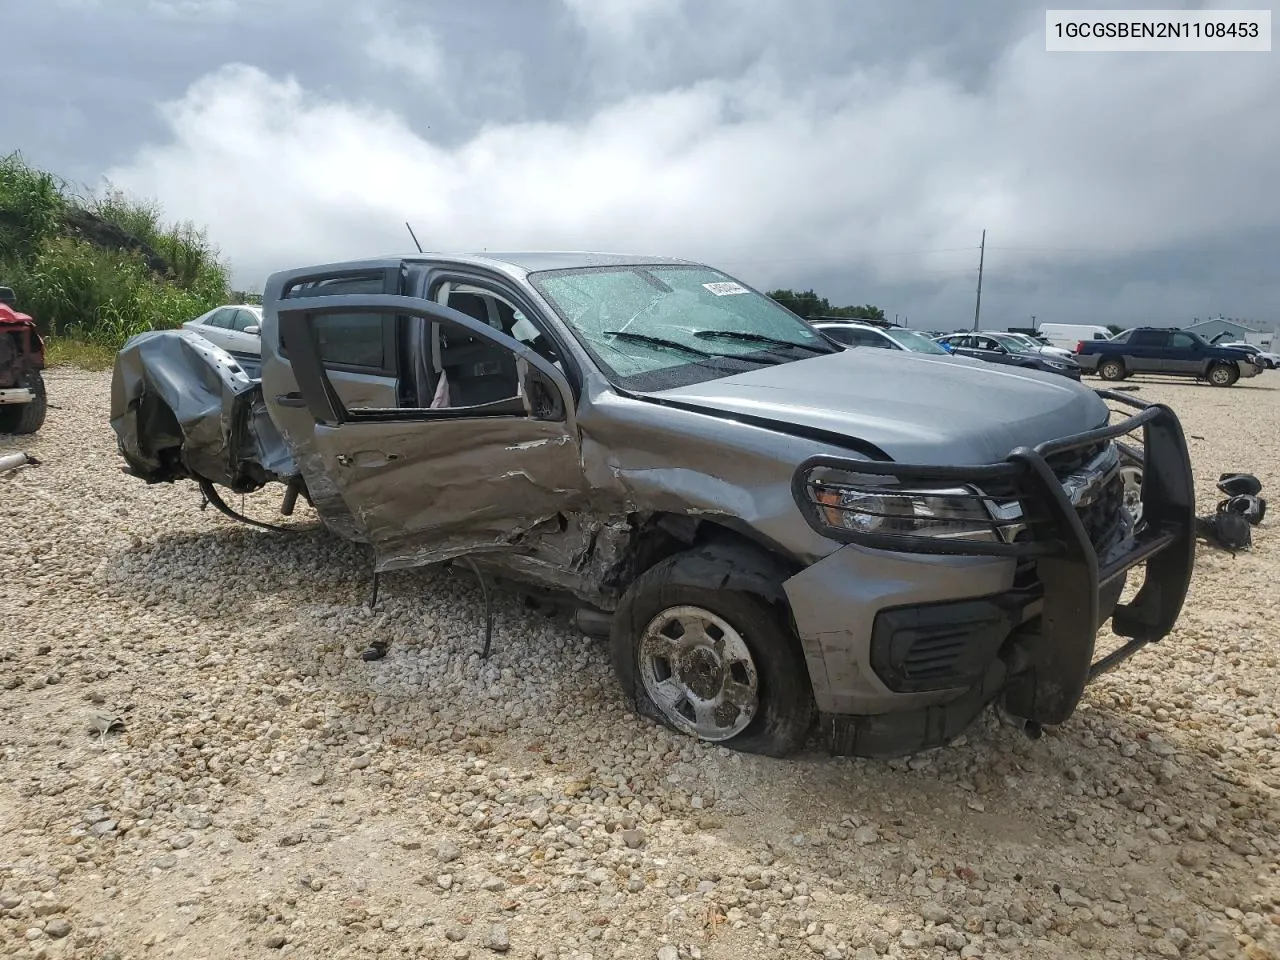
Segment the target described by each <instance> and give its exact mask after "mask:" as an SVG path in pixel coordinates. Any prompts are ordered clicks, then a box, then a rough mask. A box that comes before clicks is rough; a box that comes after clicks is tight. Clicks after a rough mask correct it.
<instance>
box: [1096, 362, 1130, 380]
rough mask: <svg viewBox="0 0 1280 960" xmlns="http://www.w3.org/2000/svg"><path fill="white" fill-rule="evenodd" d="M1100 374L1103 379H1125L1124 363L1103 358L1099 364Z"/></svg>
mask: <svg viewBox="0 0 1280 960" xmlns="http://www.w3.org/2000/svg"><path fill="white" fill-rule="evenodd" d="M1098 376H1100V377H1101V378H1102V379H1103V380H1123V379H1124V377H1125V372H1124V364H1123V363H1121V362H1120V361H1119V360H1103V361H1102V363H1100V364H1098Z"/></svg>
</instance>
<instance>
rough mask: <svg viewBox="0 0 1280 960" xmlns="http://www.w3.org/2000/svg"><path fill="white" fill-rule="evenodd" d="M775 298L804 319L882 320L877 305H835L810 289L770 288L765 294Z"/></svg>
mask: <svg viewBox="0 0 1280 960" xmlns="http://www.w3.org/2000/svg"><path fill="white" fill-rule="evenodd" d="M766 296H768V297H769V298H770V299H771V300H776V301H777V302H778V303H780V304H782V305H783V306H784V307H786V308H787V309H788V310H790V311H791V312H792V313H796V314H799V315H800V316H802V317H805V318H806V319H807V318H809V317H847V318H849V319H853V320H883V319H884V311H883V310H881V309H880V308H879V307H876V306H872V305H871V304H869V303H864V304H862V305H861V306H850V307H836V306H832V304H831V301H830V300H828V299H827V298H826V297H820V296H818V295H817V294H816V293H814V292H813V291H812V290H805V291H803V292H800V291H796V290H785V289H778V290H770V291H768V293H767V294H766Z"/></svg>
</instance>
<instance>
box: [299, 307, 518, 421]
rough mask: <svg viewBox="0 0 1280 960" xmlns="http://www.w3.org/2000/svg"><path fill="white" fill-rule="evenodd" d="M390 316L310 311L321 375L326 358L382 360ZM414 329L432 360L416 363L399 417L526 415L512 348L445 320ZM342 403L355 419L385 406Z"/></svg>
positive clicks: (327, 363)
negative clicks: (384, 327)
mask: <svg viewBox="0 0 1280 960" xmlns="http://www.w3.org/2000/svg"><path fill="white" fill-rule="evenodd" d="M390 319H391V316H390V315H389V314H383V313H378V312H352V313H341V314H327V315H326V314H314V315H312V316H311V318H310V325H311V327H312V329H313V330H314V331H315V335H316V339H317V343H318V346H319V349H320V359H321V360H322V361H323V362H324V368H325V370H326V372H325V376H326V377H328V376H329V374H328V372H327V371H328V368H329V367H330V361H337V362H340V363H341V364H343V365H344V366H345V367H351V366H354V365H357V364H361V363H363V364H368V365H369V366H371V367H372V366H376V365H378V364H379V363H381V362H383V359H384V358H383V356H382V351H383V344H384V342H385V340H384V337H383V332H382V325H383V323H384V322H387V321H388V320H390ZM420 330H421V332H422V334H423V336H424V337H425V338H426V341H427V342H426V343H424V344H423V348H424V351H425V352H427V353H428V354H429V355H430V356H432V357H433V358H434V362H433V363H431V364H429V365H426V366H425V368H420V371H421V376H420V377H417V378H415V379H414V385H413V389H412V395H410V396H407V397H405V398H403V399H402V401H401V403H400V405H399V407H398V408H397V409H398V410H399V412H400V414H401V415H403V416H404V418H406V419H419V418H422V417H423V415H427V418H429V415H430V414H432V413H434V414H437V415H441V416H448V415H450V414H453V415H457V416H467V415H468V414H470V415H474V416H494V415H502V416H518V417H527V416H529V415H530V413H529V407H528V404H526V402H525V395H524V388H523V385H522V383H521V378H520V368H519V365H518V362H517V358H516V355H515V353H514V352H512V351H511V350H509V349H508V348H507V347H505V346H503V345H502V344H499V343H495V342H494V341H492V340H490V339H488V338H487V337H484V336H480V335H477V334H474V333H472V332H471V331H470V330H468V329H466V328H465V327H463V326H461V325H460V324H455V323H450V322H448V321H442V320H426V321H424V323H423V325H422V326H421V328H420ZM330 382H331V383H332V380H331V381H330ZM344 405H345V406H346V408H347V412H348V413H349V414H350V415H351V417H352V419H355V420H359V419H361V413H362V411H363V412H365V414H366V416H368V415H370V414H371V412H373V411H377V412H378V417H377V418H379V419H381V418H385V416H386V412H387V409H388V408H386V407H385V406H372V405H370V404H369V403H368V402H367V401H366V402H360V401H351V400H345V399H344ZM536 405H537V398H535V406H536ZM415 414H416V416H415Z"/></svg>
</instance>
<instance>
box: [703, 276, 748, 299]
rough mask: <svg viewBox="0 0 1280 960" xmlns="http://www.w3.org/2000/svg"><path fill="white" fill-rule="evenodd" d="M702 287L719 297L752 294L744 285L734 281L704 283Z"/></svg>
mask: <svg viewBox="0 0 1280 960" xmlns="http://www.w3.org/2000/svg"><path fill="white" fill-rule="evenodd" d="M702 286H703V287H705V288H706V289H707V290H708V291H709V292H711V293H714V294H715V295H716V296H717V297H731V296H733V295H734V294H735V293H750V292H751V291H750V290H748V289H747V288H746V287H744V286H743V285H742V284H740V283H734V282H733V281H732V280H730V281H727V282H725V283H704V284H703V285H702Z"/></svg>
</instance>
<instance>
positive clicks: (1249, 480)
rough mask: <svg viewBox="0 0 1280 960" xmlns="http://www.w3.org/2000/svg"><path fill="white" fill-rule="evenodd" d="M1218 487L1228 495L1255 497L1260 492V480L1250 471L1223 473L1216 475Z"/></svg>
mask: <svg viewBox="0 0 1280 960" xmlns="http://www.w3.org/2000/svg"><path fill="white" fill-rule="evenodd" d="M1218 489H1219V490H1221V491H1222V492H1223V493H1225V494H1226V495H1227V496H1228V497H1238V496H1248V497H1256V496H1257V495H1258V494H1260V493H1261V492H1262V481H1261V480H1259V479H1258V478H1257V477H1255V476H1254V475H1253V474H1252V473H1224V474H1222V475H1221V476H1219V477H1218Z"/></svg>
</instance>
